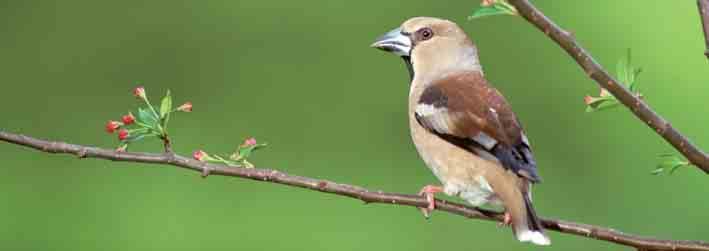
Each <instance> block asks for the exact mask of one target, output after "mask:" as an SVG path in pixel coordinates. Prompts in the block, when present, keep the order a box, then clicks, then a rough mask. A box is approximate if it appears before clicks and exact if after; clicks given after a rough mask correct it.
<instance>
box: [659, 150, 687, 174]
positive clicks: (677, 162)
mask: <svg viewBox="0 0 709 251" xmlns="http://www.w3.org/2000/svg"><path fill="white" fill-rule="evenodd" d="M660 157H662V158H664V160H663V161H662V162H660V163H659V164H658V165H657V169H655V170H653V171H652V174H655V175H657V174H659V173H662V172H664V171H665V170H670V171H669V174H670V175H672V174H674V172H675V171H677V169H679V168H680V167H684V166H690V165H691V164H689V162H687V161H684V160H682V159H681V158H680V157H677V156H676V155H674V154H661V155H660Z"/></svg>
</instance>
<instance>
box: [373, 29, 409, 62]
mask: <svg viewBox="0 0 709 251" xmlns="http://www.w3.org/2000/svg"><path fill="white" fill-rule="evenodd" d="M371 47H374V48H377V49H380V50H383V51H388V52H391V53H394V54H396V55H399V56H402V57H408V56H410V54H411V39H410V38H409V36H407V35H405V34H404V33H402V32H401V28H396V29H394V30H392V31H390V32H387V33H386V34H384V35H382V36H380V37H378V38H377V40H376V41H374V43H373V44H372V45H371Z"/></svg>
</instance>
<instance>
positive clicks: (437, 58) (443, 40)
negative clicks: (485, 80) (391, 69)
mask: <svg viewBox="0 0 709 251" xmlns="http://www.w3.org/2000/svg"><path fill="white" fill-rule="evenodd" d="M371 46H372V47H374V48H378V49H381V50H384V51H387V52H391V53H393V54H395V55H398V56H401V57H402V58H404V60H405V61H406V62H407V64H408V66H409V71H410V73H411V74H412V77H413V76H414V74H415V75H416V76H420V75H421V74H425V75H429V74H430V75H435V76H444V75H447V73H448V72H454V71H457V70H473V71H481V67H480V63H479V61H478V52H477V49H476V48H475V45H474V44H473V42H472V41H470V39H469V38H468V36H467V35H466V34H465V31H463V29H461V28H460V27H458V25H457V24H455V23H453V22H451V21H448V20H445V19H439V18H433V17H414V18H411V19H409V20H406V21H405V22H404V23H403V24H402V25H401V26H400V27H399V28H396V29H394V30H392V31H390V32H387V33H386V34H384V35H382V36H380V37H379V38H377V40H376V41H375V42H374V43H373V44H372V45H371Z"/></svg>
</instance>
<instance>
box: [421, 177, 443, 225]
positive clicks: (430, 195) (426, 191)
mask: <svg viewBox="0 0 709 251" xmlns="http://www.w3.org/2000/svg"><path fill="white" fill-rule="evenodd" d="M440 192H443V188H442V187H439V186H433V185H427V186H424V187H423V188H421V191H419V193H418V194H419V195H420V196H424V198H426V201H428V206H426V207H419V210H421V213H423V216H424V217H426V219H428V218H429V217H431V212H432V211H433V210H434V209H435V208H436V198H435V196H434V195H435V194H436V193H440Z"/></svg>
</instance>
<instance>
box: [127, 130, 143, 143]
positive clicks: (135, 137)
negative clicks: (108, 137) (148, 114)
mask: <svg viewBox="0 0 709 251" xmlns="http://www.w3.org/2000/svg"><path fill="white" fill-rule="evenodd" d="M146 135H147V134H146V133H143V132H137V133H135V134H131V135H129V136H128V138H126V139H124V140H123V141H122V142H124V143H126V144H128V143H133V142H136V141H140V140H142V139H143V138H145V136H146Z"/></svg>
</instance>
